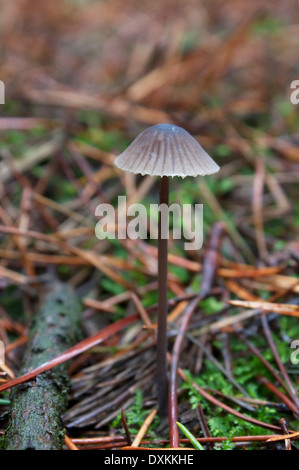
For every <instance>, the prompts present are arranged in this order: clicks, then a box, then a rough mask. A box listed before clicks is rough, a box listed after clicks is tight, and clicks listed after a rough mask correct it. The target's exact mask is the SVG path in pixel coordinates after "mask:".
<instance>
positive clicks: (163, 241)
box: [157, 176, 169, 416]
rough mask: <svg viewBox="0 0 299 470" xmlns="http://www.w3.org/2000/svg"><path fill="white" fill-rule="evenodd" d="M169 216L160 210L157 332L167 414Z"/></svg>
mask: <svg viewBox="0 0 299 470" xmlns="http://www.w3.org/2000/svg"><path fill="white" fill-rule="evenodd" d="M168 202H169V178H168V176H163V177H162V178H161V184H160V204H167V206H168ZM165 219H167V220H165ZM166 224H168V217H163V213H162V214H161V211H160V212H159V233H158V333H157V395H158V412H159V415H160V416H162V415H166V414H167V408H168V407H167V395H168V382H167V358H166V353H167V310H168V304H167V290H168V289H167V274H168V266H167V255H168V238H162V233H163V232H164V233H165V232H166V233H167V231H166V230H165V229H166V228H167V225H166Z"/></svg>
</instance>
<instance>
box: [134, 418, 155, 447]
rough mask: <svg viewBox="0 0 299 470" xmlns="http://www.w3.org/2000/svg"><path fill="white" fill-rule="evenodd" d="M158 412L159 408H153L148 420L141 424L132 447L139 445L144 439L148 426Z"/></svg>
mask: <svg viewBox="0 0 299 470" xmlns="http://www.w3.org/2000/svg"><path fill="white" fill-rule="evenodd" d="M156 414H157V410H153V411H152V412H151V413H150V414H149V415H148V417H147V418H146V420H145V421H144V423H143V425H142V426H141V428H140V429H139V431H138V433H137V435H136V437H135V439H134V441H133V442H132V445H131V447H138V446H139V444H140V442H141V441H142V439H143V438H144V436H145V433H146V432H147V430H148V428H149V427H150V425H151V423H152V421H153V420H154V417H155V416H156Z"/></svg>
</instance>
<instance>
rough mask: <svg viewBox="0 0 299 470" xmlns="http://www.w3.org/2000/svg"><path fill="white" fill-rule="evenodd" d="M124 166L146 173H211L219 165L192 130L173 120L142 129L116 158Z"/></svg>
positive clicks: (187, 174) (196, 174)
mask: <svg viewBox="0 0 299 470" xmlns="http://www.w3.org/2000/svg"><path fill="white" fill-rule="evenodd" d="M114 163H115V165H116V166H117V167H118V168H121V169H122V170H126V171H130V172H132V173H141V174H142V175H151V176H154V175H158V176H181V177H182V178H185V176H198V175H211V174H212V173H217V171H219V166H218V165H217V163H215V162H214V160H213V159H212V158H211V157H210V156H209V155H208V154H207V152H206V151H205V150H204V149H203V148H202V146H201V145H200V144H199V143H198V142H197V140H195V139H194V138H193V137H192V136H191V135H190V134H189V132H187V131H185V129H182V127H178V126H174V125H172V124H158V125H156V126H152V127H149V128H148V129H145V130H144V131H143V132H141V133H140V134H139V135H138V136H137V137H136V139H135V140H133V142H132V143H131V144H130V145H129V147H128V148H127V149H126V150H125V151H124V152H123V153H121V154H120V155H119V156H118V157H117V158H116V159H115V162H114Z"/></svg>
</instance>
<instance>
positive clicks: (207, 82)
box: [0, 0, 299, 432]
mask: <svg viewBox="0 0 299 470" xmlns="http://www.w3.org/2000/svg"><path fill="white" fill-rule="evenodd" d="M298 20H299V4H298V2H297V1H296V0H289V1H287V2H286V1H283V0H273V1H271V2H269V1H263V0H251V1H248V0H227V1H225V2H223V1H220V0H201V1H200V0H160V1H151V2H150V1H146V0H138V1H137V0H126V1H121V0H109V1H100V0H98V1H91V0H90V1H88V0H76V1H75V0H60V1H55V0H54V1H53V0H43V1H39V0H14V1H10V2H8V1H5V0H2V1H1V17H0V41H1V48H0V80H2V81H3V82H4V84H5V99H6V102H5V105H0V296H1V306H2V307H1V308H2V310H1V312H2V315H5V318H6V320H7V321H8V320H9V318H10V319H12V323H9V322H8V323H7V325H10V327H9V328H10V333H12V334H13V335H15V336H13V338H14V340H16V339H17V338H19V341H20V342H19V344H24V343H25V342H26V338H24V337H23V336H22V331H24V330H23V329H22V328H23V325H25V324H27V322H28V320H29V319H30V317H31V315H32V314H33V312H34V311H35V308H36V303H37V300H38V299H39V296H40V293H41V292H42V291H43V287H44V285H46V283H47V282H48V281H49V279H51V278H52V277H51V276H58V277H59V278H60V279H62V280H65V281H67V282H68V283H70V284H71V285H73V286H74V287H75V288H76V289H77V290H78V292H79V294H80V295H81V297H82V299H83V303H84V306H85V311H84V331H85V334H92V333H94V332H95V331H98V329H99V328H101V327H102V326H105V325H106V324H108V323H109V322H110V321H111V316H109V315H97V313H98V312H99V311H101V312H103V311H106V313H107V312H108V313H109V314H111V313H114V314H116V317H113V318H119V316H122V315H124V314H125V313H127V312H130V311H131V310H132V309H133V307H132V304H131V300H130V297H126V295H124V297H121V299H124V300H122V301H121V302H120V304H119V305H118V304H117V300H116V297H115V298H114V297H113V296H118V295H123V294H124V293H125V292H127V290H128V289H132V286H134V289H136V292H137V293H138V295H139V296H140V298H141V299H142V302H143V305H144V306H145V307H146V308H147V307H149V306H152V305H154V304H155V302H156V301H157V296H156V287H157V286H156V284H155V280H156V274H157V267H156V261H157V260H156V257H157V253H156V251H155V241H154V242H153V243H150V242H149V243H145V242H143V241H140V242H136V243H133V244H132V243H130V242H128V243H120V242H119V241H118V240H114V241H112V240H111V241H104V242H100V241H99V240H97V239H96V238H95V235H94V228H95V225H96V218H95V215H94V213H95V207H96V206H97V205H98V204H99V203H100V202H111V203H112V204H114V205H115V204H116V203H117V196H118V195H125V194H126V195H127V196H128V199H129V201H130V202H139V201H144V202H145V203H150V202H155V203H156V202H157V191H158V181H156V180H155V179H154V178H150V177H145V178H142V177H141V176H134V175H131V174H124V173H123V172H121V171H119V170H118V169H117V168H115V166H114V165H113V161H114V158H115V156H116V155H118V154H119V153H120V152H122V151H123V150H124V149H125V148H126V146H127V145H128V144H129V143H130V142H131V141H132V139H134V138H135V137H136V136H137V134H138V133H139V132H141V131H142V130H143V129H144V128H145V127H147V126H150V125H154V124H158V123H163V122H164V123H174V124H176V125H179V126H182V127H184V128H185V129H186V130H187V131H189V132H190V133H191V134H192V135H193V136H194V137H195V138H196V139H197V140H198V141H199V142H200V144H201V145H202V146H203V147H204V148H205V149H206V150H207V151H208V153H209V154H210V155H211V156H212V157H213V158H214V160H215V161H216V162H217V163H218V164H219V165H220V167H221V171H220V172H219V173H218V174H216V175H213V176H211V177H206V178H198V179H197V178H196V179H193V178H186V179H185V180H182V179H180V178H174V179H173V180H172V181H171V195H170V202H181V203H184V202H185V203H192V204H194V203H203V204H204V230H205V240H206V239H207V236H208V234H209V233H210V231H211V230H212V228H213V227H214V226H215V224H216V223H217V222H224V224H225V236H224V238H223V243H222V245H221V253H222V258H221V261H220V264H221V266H222V271H221V270H220V271H219V272H218V276H217V277H216V281H215V285H216V286H218V287H220V288H221V289H224V291H223V292H224V294H223V296H224V297H223V298H224V299H227V298H229V297H230V295H231V296H236V297H238V298H241V299H243V300H244V299H245V300H250V299H251V300H252V299H253V297H255V298H258V299H260V298H262V299H268V298H269V296H270V295H273V293H274V294H275V293H279V292H284V291H286V292H288V293H291V294H292V295H294V296H296V295H298V285H297V284H296V286H295V287H294V278H298V274H299V273H298V263H299V240H298V228H299V189H298V177H299V131H298V125H299V113H298V110H299V105H294V104H292V103H291V100H290V97H291V92H292V91H293V90H291V88H290V86H291V83H292V81H293V80H298V79H299V63H298V48H299V34H298ZM20 233H22V237H20V236H18V234H20ZM53 237H54V238H53ZM206 247H207V244H206V242H205V245H204V249H203V250H200V252H197V253H194V252H191V253H189V252H188V253H185V252H184V250H183V244H182V243H179V242H175V243H173V242H171V243H170V251H171V253H172V254H173V256H174V258H172V262H171V263H170V264H171V265H170V268H169V269H170V274H171V276H170V284H169V290H170V292H169V295H170V296H179V295H183V294H185V293H186V292H187V293H188V292H190V289H191V291H192V289H193V290H194V289H195V290H196V289H198V285H199V281H200V279H201V276H202V274H201V272H200V273H199V272H197V271H199V270H200V268H201V262H202V261H203V257H204V253H205V251H204V250H205V249H206ZM192 263H195V264H192ZM244 265H246V266H247V267H248V266H251V268H253V267H255V268H256V269H259V268H260V269H261V270H260V271H259V270H257V271H252V270H251V271H250V273H251V274H250V276H249V277H248V275H247V276H246V273H245V274H244V272H245V271H244ZM242 266H243V268H242ZM263 268H267V269H270V268H271V269H272V271H271V269H270V271H267V270H266V271H263ZM270 274H271V275H270ZM230 277H231V278H234V282H229V280H228V278H230ZM110 297H111V298H112V297H113V298H114V300H115V302H114V300H113V301H111V302H110V301H109V302H108V303H107V302H106V303H105V302H104V303H103V301H104V300H107V299H110ZM117 299H118V300H119V298H117ZM296 299H297V300H296ZM222 300H223V299H222ZM222 300H221V301H220V300H219V299H216V298H215V297H212V301H209V303H208V304H205V305H203V306H202V309H203V311H204V313H212V314H214V315H216V317H217V312H218V313H219V312H222V313H223V312H227V310H225V306H224V304H223V303H221V302H222ZM296 302H298V298H297V297H296V298H295V299H293V303H296ZM230 308H233V307H230ZM205 309H207V311H206V310H205ZM223 309H224V310H223ZM234 311H235V310H233V312H234ZM8 312H9V313H8ZM20 312H23V313H24V314H23V313H22V314H21V313H20ZM117 315H118V316H117ZM216 317H213V318H216ZM3 318H4V317H3ZM288 321H289V323H287V321H286V323H285V324H284V328H285V329H284V330H283V331H284V333H283V335H282V336H280V337H279V339H277V341H282V342H283V344H284V346H282V347H281V351H284V354H285V356H284V360H285V361H287V360H288V346H286V344H288V339H286V338H289V339H290V337H295V336H294V335H296V334H297V337H298V334H299V332H298V327H297V330H296V329H295V319H294V322H293V323H292V319H291V320H290V319H288ZM19 322H20V323H22V326H20V325H19ZM18 325H19V326H18ZM7 328H8V326H7ZM9 328H8V329H9ZM291 328H293V330H291ZM278 330H279V328H278ZM278 330H277V331H278ZM252 331H253V330H252ZM290 331H292V332H293V333H292V336H290ZM287 332H288V333H287ZM0 333H1V338H2V340H3V341H4V342H6V344H9V342H10V339H9V338H10V337H8V336H7V334H6V330H5V328H3V327H1V329H0ZM288 335H289V336H288ZM22 337H23V340H20V338H22ZM129 340H130V338H129V339H128V338H127V337H126V338H125V339H122V340H121V339H120V338H118V339H117V340H115V343H117V341H118V342H121V341H124V344H127V342H128V341H129ZM22 341H23V343H22ZM115 343H113V341H112V342H111V344H112V346H114V345H115ZM109 344H110V343H109ZM111 344H110V345H111ZM11 351H12V352H11V356H10V361H11V362H10V366H11V368H12V369H14V370H15V371H17V370H18V368H19V365H20V361H19V359H20V357H19V356H18V354H19V353H18V351H19V349H18V348H17V346H14V347H11ZM237 351H238V350H233V354H236V356H237V355H238V352H237ZM101 354H103V357H105V354H106V352H105V351H104V350H103V351H102V352H101ZM217 354H220V352H219V350H217ZM281 354H283V353H281ZM243 359H244V357H243ZM245 359H246V358H245ZM247 359H248V358H247ZM83 362H84V361H82V363H83ZM89 362H92V359H91V358H90V357H89V358H87V363H88V364H89ZM73 367H74V370H75V371H76V370H78V369H80V367H81V365H80V364H75V365H73ZM247 372H248V371H247ZM255 373H256V369H254V366H253V365H252V376H251V375H250V374H251V372H248V375H247V376H246V377H247V379H248V380H249V382H250V380H251V379H252V377H253V375H254V374H255ZM240 377H241V372H240ZM243 378H244V375H243ZM207 380H208V379H207ZM215 380H216V379H215ZM244 380H245V379H244ZM216 382H217V380H216ZM219 384H220V385H219V388H221V382H219ZM111 393H115V391H114V392H111ZM109 399H110V398H109V397H108V401H109ZM80 413H81V411H80V409H79V410H77V414H78V415H80ZM116 415H117V410H116V411H115V413H114V417H115V416H116ZM72 416H73V415H72ZM72 419H73V417H71V416H70V417H69V421H70V422H71V420H72ZM97 419H98V421H100V419H99V418H97ZM101 419H102V421H103V420H104V421H105V419H106V421H105V422H107V419H108V421H109V417H108V418H107V417H104V418H101ZM104 421H103V422H104ZM86 423H89V424H90V423H93V421H88V420H87V421H86ZM83 424H84V420H83ZM244 432H245V431H244Z"/></svg>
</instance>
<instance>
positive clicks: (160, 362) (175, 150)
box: [114, 124, 219, 415]
mask: <svg viewBox="0 0 299 470" xmlns="http://www.w3.org/2000/svg"><path fill="white" fill-rule="evenodd" d="M114 163H115V165H116V166H117V167H118V168H120V169H122V170H125V171H130V172H132V173H135V174H137V173H141V174H142V175H151V176H160V177H161V181H160V205H161V204H167V205H168V198H169V176H172V177H173V176H181V177H182V178H185V177H186V176H194V177H195V176H198V175H210V174H212V173H216V172H217V171H219V166H218V165H217V164H216V163H215V162H214V160H213V159H212V158H211V157H210V156H209V155H208V154H207V153H206V152H205V150H204V149H203V148H202V147H201V145H200V144H199V143H198V142H197V141H196V140H195V139H194V138H193V137H192V136H191V135H190V134H189V133H188V132H187V131H185V130H184V129H182V128H181V127H178V126H174V125H172V124H158V125H156V126H152V127H149V128H148V129H145V130H144V131H143V132H141V134H139V135H138V136H137V137H136V139H135V140H134V141H133V142H132V143H131V144H130V145H129V147H128V148H127V149H126V150H125V151H124V152H123V153H122V154H120V155H119V156H118V157H117V158H116V160H115V162H114ZM165 223H166V221H165V220H163V217H162V215H161V212H160V213H159V228H158V332H157V370H156V376H157V396H158V410H159V414H160V415H163V414H167V401H168V400H167V389H168V381H167V310H168V305H167V303H168V300H167V291H168V289H167V274H168V267H167V255H168V251H167V250H168V240H167V239H166V238H165V239H164V238H162V236H161V234H162V233H165V232H163V229H165ZM167 223H168V219H167Z"/></svg>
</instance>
